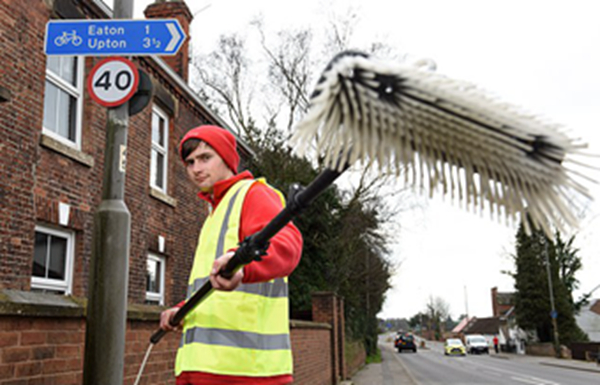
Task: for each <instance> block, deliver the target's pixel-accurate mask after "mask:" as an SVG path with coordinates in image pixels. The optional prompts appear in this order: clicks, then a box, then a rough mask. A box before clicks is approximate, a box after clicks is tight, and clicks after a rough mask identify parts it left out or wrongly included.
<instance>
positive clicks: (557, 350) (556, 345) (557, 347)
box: [544, 235, 560, 358]
mask: <svg viewBox="0 0 600 385" xmlns="http://www.w3.org/2000/svg"><path fill="white" fill-rule="evenodd" d="M544 256H545V257H546V273H547V275H548V291H549V292H550V308H551V311H550V317H551V318H552V328H553V329H554V352H555V355H556V357H557V358H560V343H559V340H558V324H557V322H556V317H557V316H558V314H557V313H556V308H555V306H554V289H553V287H552V274H551V272H550V258H549V257H548V238H547V237H546V236H545V235H544Z"/></svg>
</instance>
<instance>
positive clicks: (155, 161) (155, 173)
mask: <svg viewBox="0 0 600 385" xmlns="http://www.w3.org/2000/svg"><path fill="white" fill-rule="evenodd" d="M164 175H165V157H164V155H162V154H160V153H158V152H157V151H156V150H152V158H151V160H150V177H151V178H152V182H153V183H154V186H156V187H160V188H164V187H165V186H164V182H163V181H164Z"/></svg>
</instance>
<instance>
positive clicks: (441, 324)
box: [425, 296, 450, 340]
mask: <svg viewBox="0 0 600 385" xmlns="http://www.w3.org/2000/svg"><path fill="white" fill-rule="evenodd" d="M425 313H426V314H427V316H428V317H427V318H428V325H427V326H428V330H432V331H433V332H434V338H435V339H436V340H439V339H440V338H442V336H443V335H444V332H445V331H446V321H447V319H448V317H449V315H450V305H449V304H448V302H446V301H445V300H444V299H442V298H440V297H435V298H434V297H433V296H430V297H429V301H428V302H427V305H426V310H425Z"/></svg>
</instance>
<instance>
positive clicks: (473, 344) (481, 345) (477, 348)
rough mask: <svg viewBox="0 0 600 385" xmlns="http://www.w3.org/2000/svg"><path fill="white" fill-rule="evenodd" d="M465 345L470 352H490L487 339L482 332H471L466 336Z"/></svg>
mask: <svg viewBox="0 0 600 385" xmlns="http://www.w3.org/2000/svg"><path fill="white" fill-rule="evenodd" d="M465 347H466V348H467V353H469V354H475V353H477V354H479V353H485V354H489V353H490V350H489V346H488V343H487V340H486V339H485V337H484V336H482V335H481V334H470V335H467V336H465Z"/></svg>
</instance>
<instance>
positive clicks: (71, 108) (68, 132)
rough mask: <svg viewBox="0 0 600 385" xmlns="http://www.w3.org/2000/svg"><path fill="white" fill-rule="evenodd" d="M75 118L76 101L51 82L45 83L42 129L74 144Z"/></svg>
mask: <svg viewBox="0 0 600 385" xmlns="http://www.w3.org/2000/svg"><path fill="white" fill-rule="evenodd" d="M76 118H77V100H76V99H75V98H74V97H73V96H71V95H69V94H67V93H66V92H65V91H63V90H61V89H60V88H58V87H56V86H55V85H54V84H52V83H51V82H48V81H46V91H45V95H44V127H46V128H47V129H49V130H50V131H53V132H55V133H57V134H59V135H60V136H62V137H64V138H66V139H69V140H70V141H72V142H75V141H76V133H75V123H76Z"/></svg>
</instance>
